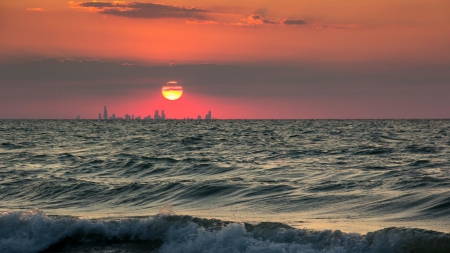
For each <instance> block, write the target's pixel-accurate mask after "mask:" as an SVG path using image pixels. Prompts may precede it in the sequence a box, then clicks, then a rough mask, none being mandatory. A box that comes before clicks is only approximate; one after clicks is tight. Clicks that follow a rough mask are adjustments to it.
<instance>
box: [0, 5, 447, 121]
mask: <svg viewBox="0 0 450 253" xmlns="http://www.w3.org/2000/svg"><path fill="white" fill-rule="evenodd" d="M448 13H450V4H449V2H448V1H446V0H431V1H423V0H414V1H403V0H398V1H387V0H380V1H356V0H355V1H353V0H348V1H317V0H314V1H313V0H306V1H296V0H280V1H250V0H240V1H234V0H232V1H226V2H225V1H214V0H196V1H180V0H162V1H158V2H152V1H136V2H134V1H130V2H127V1H56V0H42V1H33V0H23V1H2V2H1V3H0V30H1V35H0V88H1V92H0V108H2V110H0V118H3V119H28V118H30V119H38V118H42V119H73V118H75V117H77V116H78V115H80V117H81V118H82V119H96V118H97V117H98V113H100V112H103V107H104V106H105V105H106V106H107V107H108V109H109V111H111V112H114V113H115V114H116V115H118V116H121V117H124V115H125V114H130V115H131V114H134V115H135V116H138V115H139V116H141V117H145V116H147V115H153V113H154V111H155V110H165V113H166V115H167V117H169V118H178V119H182V118H196V117H197V115H202V116H204V115H205V114H206V113H207V112H208V111H209V110H211V111H212V112H213V117H214V118H217V119H246V118H247V119H323V118H337V119H341V118H342V119H346V118H449V117H450V99H449V96H448V94H450V50H449V47H448V45H449V44H450V16H449V15H448ZM169 81H176V82H178V84H179V85H180V86H182V87H183V96H182V97H181V98H180V99H178V100H176V101H169V100H166V99H164V98H163V97H162V95H161V87H162V86H163V85H165V84H166V83H167V82H169Z"/></svg>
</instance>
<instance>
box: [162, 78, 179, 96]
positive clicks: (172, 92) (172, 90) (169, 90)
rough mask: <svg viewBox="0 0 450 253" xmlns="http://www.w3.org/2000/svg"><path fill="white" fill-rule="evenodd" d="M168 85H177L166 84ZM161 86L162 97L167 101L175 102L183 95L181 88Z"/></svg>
mask: <svg viewBox="0 0 450 253" xmlns="http://www.w3.org/2000/svg"><path fill="white" fill-rule="evenodd" d="M167 84H168V85H170V84H177V83H176V82H173V81H172V82H168V83H167ZM168 85H166V86H163V87H162V94H163V96H164V97H165V98H166V99H168V100H177V99H179V98H180V97H181V95H183V87H181V86H168Z"/></svg>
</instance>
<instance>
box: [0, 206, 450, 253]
mask: <svg viewBox="0 0 450 253" xmlns="http://www.w3.org/2000/svg"><path fill="white" fill-rule="evenodd" d="M68 240H70V241H72V242H76V243H78V244H80V243H83V242H117V241H122V242H127V243H133V242H142V241H152V240H160V241H162V243H163V244H162V246H161V247H160V250H159V251H160V252H184V253H191V252H192V253H194V252H205V253H206V252H215V253H220V252H246V253H253V252H267V253H278V252H279V253H281V252H285V253H288V252H297V253H299V252H308V253H310V252H311V253H312V252H329V253H331V252H333V253H341V252H349V253H353V252H354V253H362V252H369V253H378V252H385V253H389V252H413V251H417V252H424V251H428V252H449V250H450V235H449V234H444V233H439V232H433V231H426V230H419V229H401V228H389V229H383V230H379V231H376V232H373V233H369V234H367V235H359V234H346V233H342V232H340V231H331V230H323V231H312V230H307V229H293V228H289V227H287V226H286V225H283V224H277V223H261V224H257V225H250V224H244V223H227V222H222V221H217V220H206V219H200V218H193V217H190V216H176V215H157V216H154V217H149V218H145V219H119V220H87V219H76V218H71V217H56V218H53V217H48V216H46V215H45V213H43V212H41V211H39V210H37V209H36V210H30V211H26V212H6V213H2V214H1V215H0V252H2V253H37V252H40V251H43V250H45V249H47V248H48V247H50V246H51V245H54V244H57V243H64V242H65V241H68Z"/></svg>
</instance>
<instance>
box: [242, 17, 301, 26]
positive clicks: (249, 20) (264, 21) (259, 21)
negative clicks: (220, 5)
mask: <svg viewBox="0 0 450 253" xmlns="http://www.w3.org/2000/svg"><path fill="white" fill-rule="evenodd" d="M306 24H308V22H306V21H304V20H301V19H285V20H281V21H280V20H274V19H269V18H266V17H264V16H263V15H261V14H251V15H249V16H248V17H246V18H244V19H241V22H240V23H237V24H236V25H240V26H255V25H306Z"/></svg>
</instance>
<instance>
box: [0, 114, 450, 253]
mask: <svg viewBox="0 0 450 253" xmlns="http://www.w3.org/2000/svg"><path fill="white" fill-rule="evenodd" d="M0 211H2V213H1V214H0V252H41V251H42V252H119V250H122V252H450V234H449V232H450V120H308V121H307V120H298V121H295V120H294V121H288V120H281V121H280V120H272V121H270V120H264V121H243V120H234V121H222V120H220V121H215V120H214V121H95V120H93V121H84V120H83V121H63V120H55V121H51V120H43V121H38V120H19V121H13V120H4V121H0ZM341 231H342V232H341Z"/></svg>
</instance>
